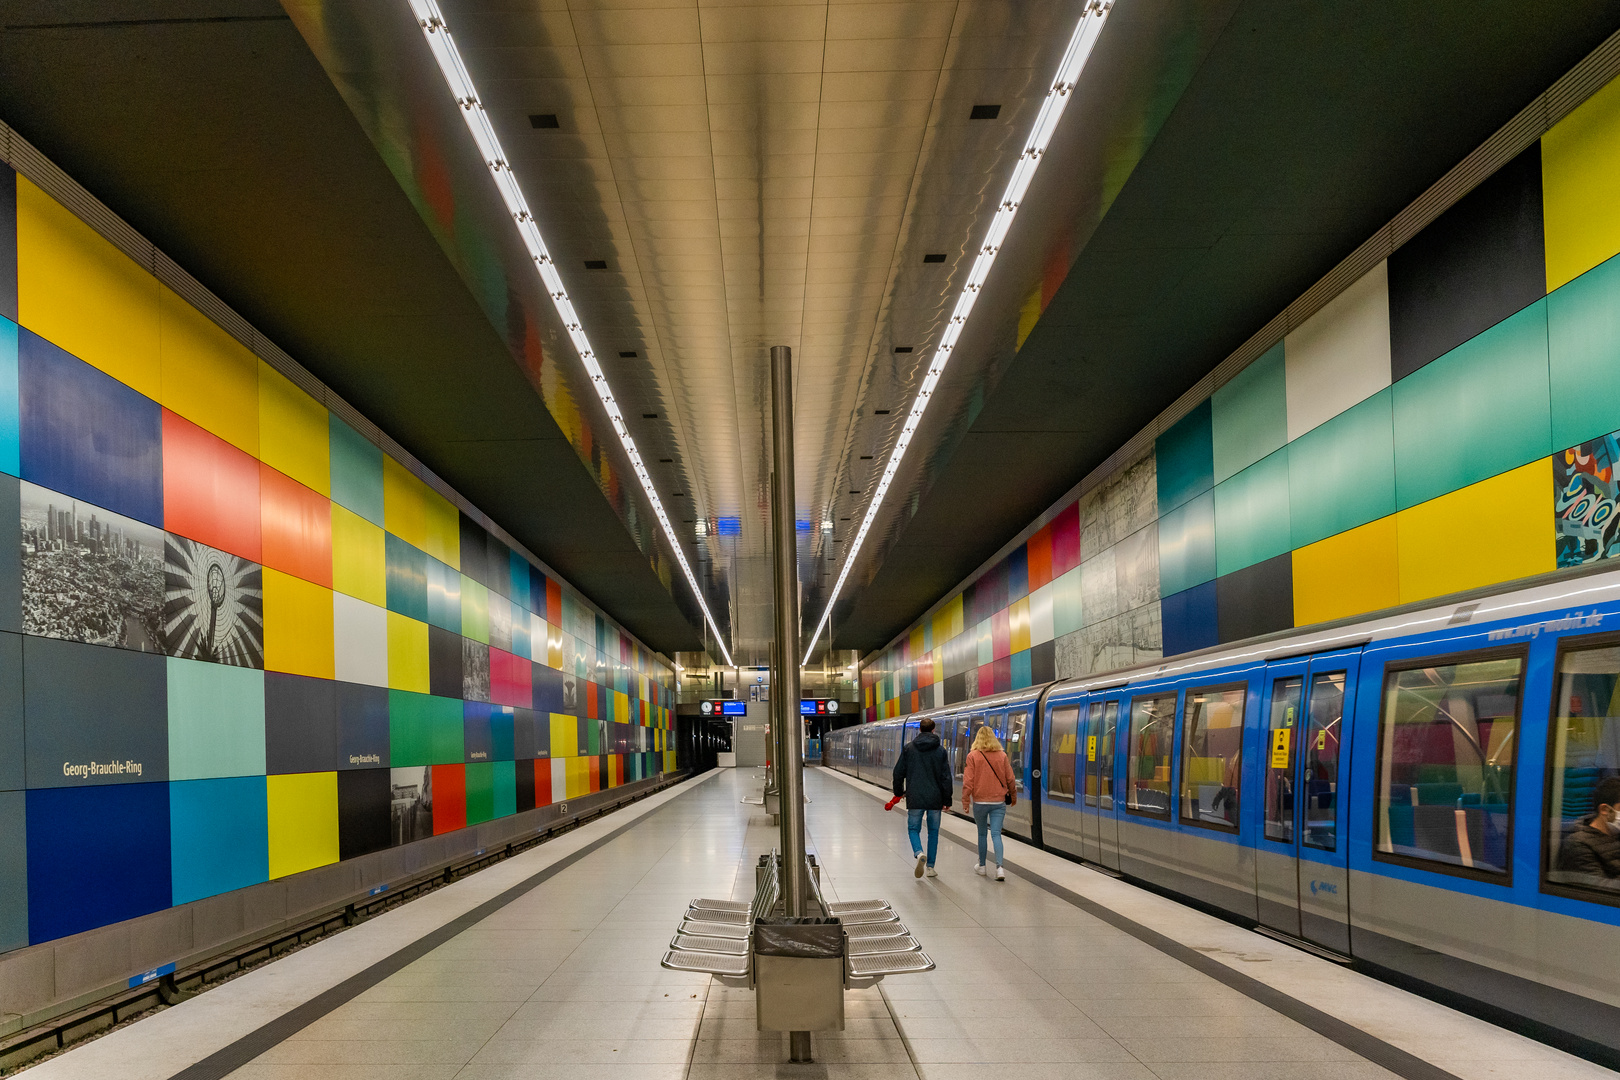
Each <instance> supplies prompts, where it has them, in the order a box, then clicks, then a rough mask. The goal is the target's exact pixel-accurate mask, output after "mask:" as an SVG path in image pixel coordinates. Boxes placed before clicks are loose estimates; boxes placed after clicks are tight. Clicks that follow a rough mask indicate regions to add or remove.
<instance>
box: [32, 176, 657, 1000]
mask: <svg viewBox="0 0 1620 1080" xmlns="http://www.w3.org/2000/svg"><path fill="white" fill-rule="evenodd" d="M53 190H56V189H53ZM64 197H65V196H64ZM177 287H178V286H177ZM267 355H268V354H267ZM283 367H284V368H287V367H288V366H287V365H285V364H284V365H283ZM329 400H330V399H329ZM334 407H335V404H334ZM379 437H380V436H379ZM384 441H386V440H384ZM5 521H13V522H16V529H17V531H16V532H15V533H14V534H13V539H12V541H11V542H9V543H6V544H0V969H3V970H6V971H11V972H19V971H23V970H24V969H25V968H26V967H27V965H28V964H33V963H35V961H33V960H29V959H28V957H30V956H32V955H33V954H34V952H35V951H38V950H46V951H47V952H48V953H49V954H51V955H56V954H57V953H58V951H59V950H62V949H66V948H68V947H67V946H66V945H64V944H63V939H64V938H71V937H72V936H74V935H83V934H86V933H90V932H94V933H102V934H105V933H108V932H110V931H109V930H108V929H107V928H108V926H109V924H112V923H123V922H128V921H129V920H135V922H133V923H129V925H132V926H133V925H137V924H140V925H145V923H143V922H142V920H148V921H149V920H152V919H162V918H164V917H166V916H165V913H166V912H176V913H178V912H181V911H185V912H195V911H196V910H198V905H203V906H206V907H208V909H209V910H210V911H218V910H223V909H222V908H220V904H221V903H226V899H225V898H229V897H231V896H233V895H242V896H247V895H259V893H261V892H262V891H263V890H264V889H266V888H268V887H270V886H273V885H275V884H276V883H277V882H285V883H286V888H285V889H283V890H281V891H279V892H277V893H276V894H275V895H277V896H279V897H282V901H280V902H279V903H280V904H281V910H280V911H272V912H267V911H263V910H258V911H255V910H249V909H248V908H243V907H241V906H238V907H237V909H236V915H235V916H233V918H234V920H235V921H234V923H233V924H232V926H224V927H221V928H219V933H217V934H216V933H214V931H212V930H209V931H207V932H203V931H202V929H201V928H198V932H197V933H196V934H189V933H188V935H186V936H187V937H188V940H189V941H190V942H191V945H190V946H188V948H189V947H191V946H195V948H198V949H201V948H204V947H205V945H206V944H207V943H208V942H217V941H220V940H224V939H225V938H229V937H230V936H232V933H235V934H238V935H240V934H248V933H251V932H254V931H256V930H258V929H260V928H262V927H264V926H266V925H269V924H270V923H272V922H274V920H275V919H279V918H284V917H286V915H287V913H288V911H289V910H303V909H301V908H298V907H297V904H298V901H296V900H294V899H292V898H293V897H296V896H299V895H303V894H306V893H307V894H308V895H310V896H316V897H326V896H330V895H333V894H342V895H349V894H350V893H352V892H353V891H354V890H355V889H356V888H363V887H367V886H366V885H365V883H363V882H361V881H360V880H359V879H358V878H355V877H354V875H352V874H350V873H349V872H348V871H346V870H343V869H342V868H343V867H344V866H345V865H346V864H349V865H360V864H361V863H362V862H363V863H364V864H365V865H366V866H368V867H372V869H371V870H368V871H367V873H380V872H382V871H381V870H380V869H379V868H381V867H384V866H385V864H386V861H387V860H386V858H385V857H388V858H392V855H391V854H390V853H395V852H409V851H411V850H412V849H413V848H417V847H420V848H422V849H423V851H424V854H422V855H419V856H418V855H407V856H404V857H403V862H399V861H398V860H396V862H397V865H400V866H405V865H415V864H417V863H419V862H423V861H432V860H433V859H436V858H441V857H445V856H443V852H445V851H450V850H456V851H459V850H462V846H457V845H452V848H445V847H444V845H445V844H446V843H447V842H449V838H451V837H454V836H456V835H459V834H461V833H463V832H465V833H467V834H468V835H471V833H472V832H473V831H475V830H474V829H473V828H472V827H478V828H486V827H489V826H493V825H496V824H498V823H499V822H501V821H503V820H515V818H516V816H518V815H521V814H523V813H525V812H537V811H540V810H544V809H545V808H547V807H549V806H550V805H551V804H552V802H553V801H554V799H555V800H556V801H561V800H562V799H563V798H567V797H573V796H577V795H581V794H587V793H590V792H595V791H603V790H607V789H611V788H613V787H616V786H622V785H623V784H626V783H629V782H632V781H638V780H641V779H645V778H652V777H657V776H659V775H660V774H662V773H664V772H666V771H669V770H672V769H673V768H674V761H673V753H672V752H670V751H668V750H666V749H665V748H666V747H667V746H668V745H669V739H667V738H666V737H664V736H663V733H664V732H666V731H667V730H669V729H670V728H671V727H672V725H673V709H672V687H673V672H672V670H671V669H670V667H669V666H668V664H667V662H666V661H664V660H662V659H661V658H659V657H656V656H655V655H654V654H652V653H651V652H650V651H649V650H648V649H646V648H645V647H644V646H643V645H642V644H641V643H640V642H638V641H636V640H635V639H633V638H632V637H631V636H630V635H629V634H628V633H626V632H625V631H624V630H623V629H622V628H621V627H619V626H617V625H616V624H614V623H613V622H612V621H611V620H609V619H607V618H606V617H605V616H604V615H603V614H602V613H601V612H599V611H597V610H596V609H595V608H594V607H593V606H592V605H591V604H590V603H589V602H588V601H587V600H586V599H585V598H584V597H582V596H580V595H579V594H578V593H577V592H576V591H574V590H573V589H572V588H570V587H569V586H568V585H567V584H566V583H565V582H562V581H559V580H557V579H556V578H555V577H554V576H552V575H551V574H550V573H549V572H548V571H546V570H545V569H544V568H543V567H540V566H538V565H535V564H534V563H532V562H530V560H529V559H528V558H526V557H525V556H523V555H521V554H519V553H518V552H516V551H514V550H512V549H511V548H509V547H508V546H507V544H505V543H504V542H502V540H501V539H499V538H498V537H497V536H495V535H493V534H492V533H491V532H490V531H489V530H488V529H486V528H485V527H484V526H483V525H481V524H479V523H478V522H477V521H475V520H473V519H472V518H470V517H468V516H467V514H465V513H463V512H461V511H460V510H458V509H457V506H456V505H455V504H454V503H452V502H451V501H450V500H449V499H448V498H446V497H445V496H444V495H441V494H440V493H439V492H438V491H436V490H434V489H433V488H432V487H430V486H429V485H428V484H427V483H426V482H425V481H424V480H423V479H422V478H421V477H419V476H418V475H417V474H416V473H415V472H413V471H412V468H411V467H407V465H406V464H405V463H404V462H403V461H401V460H399V459H397V458H396V457H394V456H393V455H392V454H390V453H387V452H385V451H384V450H383V448H381V447H380V446H378V445H377V444H376V443H374V442H372V441H371V440H370V439H368V438H367V437H365V436H363V435H361V434H360V433H359V432H357V431H356V430H355V429H354V427H352V426H351V425H350V424H348V423H345V422H344V421H343V420H341V419H340V418H338V417H337V416H336V415H333V414H332V413H331V412H329V410H328V408H327V406H326V405H325V404H323V403H322V401H320V400H317V399H316V398H314V397H312V396H311V395H310V394H309V393H306V392H305V391H304V390H303V389H302V388H301V387H300V386H299V385H298V384H297V383H295V382H294V381H293V380H292V379H290V378H289V377H288V376H287V375H286V374H283V372H282V371H278V370H276V368H273V367H272V366H270V364H268V363H266V362H265V360H263V359H261V357H260V356H259V355H256V354H255V353H254V352H253V351H251V350H250V349H248V348H247V346H245V345H243V344H242V343H241V342H240V341H238V340H237V338H236V337H233V336H232V334H230V333H227V332H226V330H225V329H222V328H221V325H219V324H217V323H216V322H215V321H213V320H212V319H210V318H209V317H208V316H206V315H205V314H203V312H202V311H200V310H198V309H197V308H194V307H193V306H191V304H189V303H188V302H187V301H186V300H185V299H184V298H183V297H182V296H181V295H180V292H177V291H176V289H175V288H171V287H170V286H169V285H168V284H165V283H164V282H162V281H159V280H158V279H157V278H156V277H154V276H153V274H152V273H151V272H149V271H148V270H147V269H146V268H145V267H144V266H142V265H140V264H138V263H137V262H136V261H134V260H132V259H131V258H130V257H129V256H128V255H126V254H125V253H124V252H123V251H121V250H120V249H119V248H118V247H116V246H114V244H113V243H112V242H111V241H109V240H108V239H106V238H104V237H103V235H102V234H101V233H100V232H98V231H97V230H96V229H95V228H92V227H91V226H90V225H88V224H86V222H85V221H84V220H81V219H80V218H79V217H78V216H76V215H75V213H74V212H73V211H71V210H69V209H68V208H67V206H65V205H63V204H62V203H61V202H58V201H57V199H55V198H53V197H52V196H51V195H49V194H47V193H46V192H45V191H44V190H42V189H41V188H40V187H39V186H36V184H35V183H34V182H33V181H32V180H30V179H29V177H28V176H24V175H20V174H18V173H16V172H14V171H12V170H11V169H9V168H7V167H5V166H4V165H0V523H3V522H5ZM536 710H539V711H536ZM459 843H460V842H457V844H459ZM434 852H439V853H440V854H434ZM379 859H384V862H383V863H378V862H377V860H379ZM373 864H376V866H373ZM333 873H335V874H338V877H337V878H334V879H332V880H333V881H336V882H337V883H338V884H337V885H333V884H332V883H331V882H327V883H326V884H321V883H320V882H321V881H324V880H326V879H325V878H323V877H322V875H325V874H333ZM386 876H387V875H385V877H386ZM322 902H324V901H322ZM255 903H258V901H255ZM227 906H229V905H228V903H227ZM176 917H177V918H179V917H180V916H179V915H176ZM191 917H192V916H191V915H189V914H188V915H186V916H185V918H187V919H190V918H191ZM226 922H227V923H230V922H231V920H230V919H227V920H226ZM233 926H234V930H233V929H232V927H233ZM157 936H158V937H160V938H161V937H163V935H161V934H160V935H157ZM169 939H171V940H172V939H174V935H172V934H170V935H169ZM8 950H9V951H12V952H15V953H16V959H15V960H13V959H12V957H11V952H8ZM69 951H71V950H69ZM41 955H45V954H44V953H42V954H41ZM61 955H66V953H65V952H64V953H61ZM176 958H177V957H176V956H173V955H169V956H164V955H148V954H146V953H144V952H142V950H139V949H125V950H123V951H122V952H120V953H119V954H118V955H117V957H114V958H112V959H108V960H106V962H105V963H100V964H99V965H96V966H93V967H94V970H91V969H88V968H87V969H85V970H83V971H80V972H79V973H78V974H75V975H74V976H72V977H71V978H66V979H64V980H62V982H63V993H64V994H68V993H69V988H68V985H67V984H72V986H73V987H77V988H78V989H75V990H72V991H71V992H73V993H77V992H79V990H82V989H84V988H86V987H89V986H92V985H96V986H99V985H102V984H103V983H105V982H106V981H108V980H113V981H116V980H117V979H119V978H123V977H126V976H128V975H131V974H135V973H137V972H138V971H140V970H142V969H143V968H146V967H151V966H154V965H157V964H162V963H166V962H169V961H171V960H174V959H176ZM19 964H20V965H23V966H21V967H19V966H18V965H19ZM131 965H133V966H131ZM126 968H128V969H129V970H124V969H126ZM29 970H32V969H29ZM81 975H82V976H84V977H83V978H81V977H80V976H81ZM98 980H100V981H98ZM5 981H6V980H5V979H0V983H4V982H5ZM23 981H25V982H29V985H30V986H33V987H34V988H35V989H37V988H38V987H37V984H36V983H35V982H34V981H32V980H30V979H25V980H23ZM32 992H33V991H32V990H31V991H30V993H32ZM25 996H26V995H25ZM5 997H6V994H5V992H3V991H0V998H5ZM44 1004H45V1002H43V1001H42V1000H40V999H38V997H37V995H36V997H34V998H30V999H29V1000H28V1001H26V1002H20V1001H11V1002H10V1003H9V1004H8V1001H7V1000H0V1013H5V1012H19V1013H25V1012H32V1011H35V1010H38V1009H40V1008H42V1007H43V1006H44Z"/></svg>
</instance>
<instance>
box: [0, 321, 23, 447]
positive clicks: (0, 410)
mask: <svg viewBox="0 0 1620 1080" xmlns="http://www.w3.org/2000/svg"><path fill="white" fill-rule="evenodd" d="M18 422H19V418H18V415H17V324H16V323H14V322H12V321H11V320H10V319H0V472H5V473H10V474H11V475H12V476H20V475H22V465H21V463H20V462H19V461H18V456H19V451H18V441H17V440H18V431H19V428H18Z"/></svg>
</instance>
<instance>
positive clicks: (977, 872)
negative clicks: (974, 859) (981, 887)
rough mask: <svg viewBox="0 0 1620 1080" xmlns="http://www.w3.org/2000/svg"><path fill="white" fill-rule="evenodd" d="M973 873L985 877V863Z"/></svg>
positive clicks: (975, 868)
mask: <svg viewBox="0 0 1620 1080" xmlns="http://www.w3.org/2000/svg"><path fill="white" fill-rule="evenodd" d="M973 872H974V873H975V874H978V875H979V876H980V877H984V863H980V864H979V865H978V866H975V867H974V868H973Z"/></svg>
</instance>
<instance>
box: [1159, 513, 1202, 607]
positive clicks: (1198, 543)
mask: <svg viewBox="0 0 1620 1080" xmlns="http://www.w3.org/2000/svg"><path fill="white" fill-rule="evenodd" d="M1214 576H1215V493H1214V492H1212V491H1206V492H1204V493H1203V494H1202V495H1199V496H1197V497H1196V498H1194V499H1192V500H1191V501H1189V502H1185V503H1183V504H1182V505H1180V506H1178V507H1176V508H1175V509H1174V510H1172V511H1170V512H1169V513H1168V514H1165V515H1164V516H1163V517H1161V518H1160V519H1159V595H1160V596H1169V595H1170V594H1171V593H1178V592H1181V591H1182V590H1184V589H1190V588H1192V587H1193V586H1194V585H1201V584H1203V583H1204V582H1206V581H1209V580H1211V579H1212V578H1214Z"/></svg>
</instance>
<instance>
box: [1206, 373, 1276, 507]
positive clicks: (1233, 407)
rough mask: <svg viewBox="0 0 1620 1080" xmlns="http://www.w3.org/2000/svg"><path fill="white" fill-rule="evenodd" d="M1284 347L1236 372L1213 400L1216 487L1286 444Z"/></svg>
mask: <svg viewBox="0 0 1620 1080" xmlns="http://www.w3.org/2000/svg"><path fill="white" fill-rule="evenodd" d="M1283 372H1284V362H1283V343H1282V342H1280V341H1279V342H1277V344H1276V345H1273V346H1272V347H1271V348H1270V349H1268V350H1266V353H1265V355H1264V356H1261V357H1260V358H1259V359H1258V360H1256V361H1254V362H1253V363H1252V364H1250V365H1249V366H1248V367H1246V368H1244V369H1243V370H1242V371H1240V372H1238V374H1237V375H1236V377H1234V378H1233V379H1232V381H1231V382H1229V383H1227V384H1226V385H1225V386H1223V387H1221V388H1220V389H1219V390H1217V391H1215V394H1214V396H1213V397H1211V398H1210V444H1211V455H1212V464H1213V468H1214V479H1215V483H1217V484H1219V483H1220V482H1221V481H1222V480H1225V479H1226V478H1227V477H1229V476H1235V475H1236V474H1238V473H1240V472H1242V471H1243V470H1244V469H1247V468H1248V467H1249V466H1250V465H1253V464H1254V463H1255V462H1257V461H1259V460H1260V459H1261V458H1263V457H1265V456H1266V455H1267V454H1269V453H1271V452H1272V451H1274V450H1278V449H1280V448H1281V447H1282V445H1283V443H1285V442H1287V441H1288V392H1287V389H1286V387H1285V385H1284V382H1283V377H1284V376H1283Z"/></svg>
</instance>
